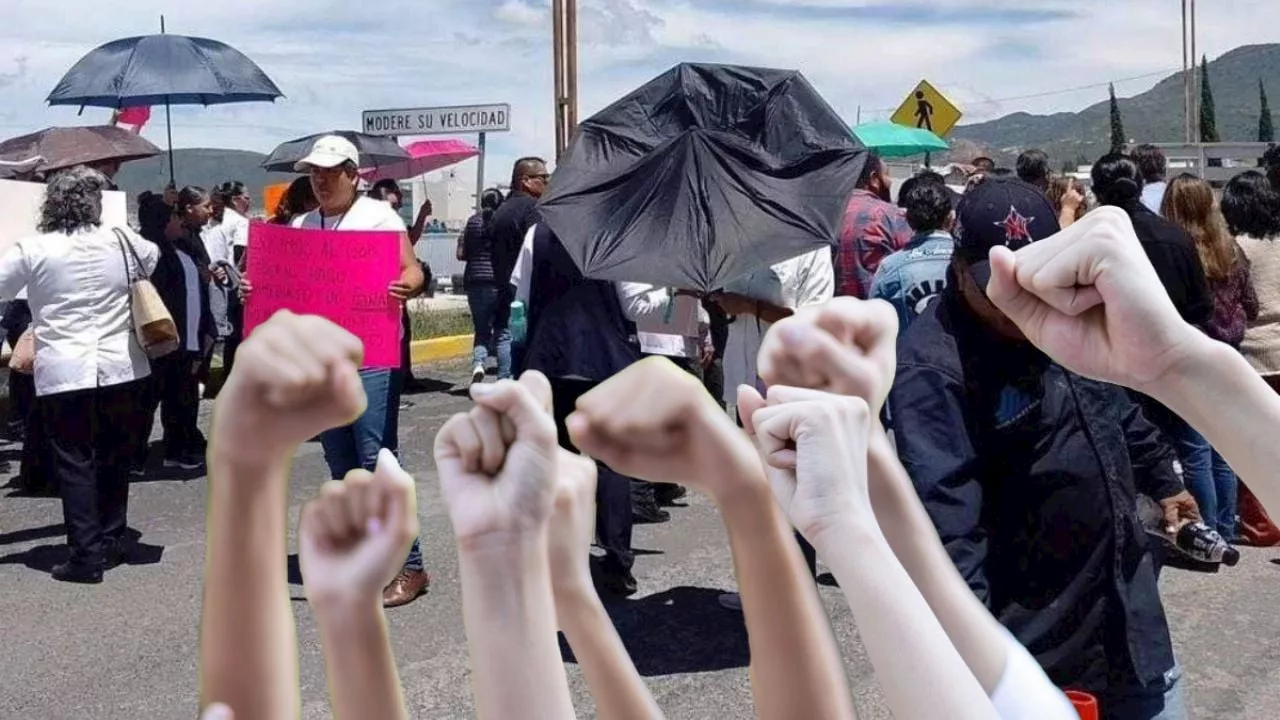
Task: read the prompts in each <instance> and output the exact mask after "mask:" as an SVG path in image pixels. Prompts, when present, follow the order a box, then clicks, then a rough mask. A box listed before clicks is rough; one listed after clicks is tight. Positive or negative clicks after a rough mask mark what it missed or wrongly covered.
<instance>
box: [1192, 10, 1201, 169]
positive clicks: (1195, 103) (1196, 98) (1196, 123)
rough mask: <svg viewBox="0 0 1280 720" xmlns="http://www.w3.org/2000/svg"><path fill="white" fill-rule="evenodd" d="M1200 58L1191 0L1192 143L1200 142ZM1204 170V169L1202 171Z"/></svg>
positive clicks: (1194, 12) (1194, 14) (1194, 11)
mask: <svg viewBox="0 0 1280 720" xmlns="http://www.w3.org/2000/svg"><path fill="white" fill-rule="evenodd" d="M1199 65H1200V56H1199V55H1198V54H1196V0H1191V142H1194V143H1198V142H1200V72H1199ZM1202 170H1203V169H1202Z"/></svg>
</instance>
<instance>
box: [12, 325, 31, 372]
mask: <svg viewBox="0 0 1280 720" xmlns="http://www.w3.org/2000/svg"><path fill="white" fill-rule="evenodd" d="M9 369H10V370H12V371H14V372H16V373H22V374H23V375H32V374H34V373H35V371H36V334H35V332H33V329H32V328H27V329H26V330H24V331H23V332H22V335H20V336H19V337H18V341H17V342H16V343H14V345H13V352H12V353H11V354H10V355H9Z"/></svg>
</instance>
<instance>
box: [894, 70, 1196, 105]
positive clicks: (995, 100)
mask: <svg viewBox="0 0 1280 720" xmlns="http://www.w3.org/2000/svg"><path fill="white" fill-rule="evenodd" d="M1180 72H1182V70H1181V69H1180V68H1173V69H1170V70H1157V71H1156V72H1149V73H1143V74H1142V75H1133V76H1131V77H1124V78H1116V79H1115V80H1104V81H1103V82H1097V83H1090V84H1088V85H1077V86H1076V87H1069V88H1063V89H1061V90H1049V91H1046V92H1038V93H1030V94H1028V95H1011V96H1009V97H1003V98H989V99H986V100H977V101H974V102H972V103H967V104H970V105H997V104H999V103H1006V102H1013V101H1015V100H1034V99H1036V98H1043V97H1053V96H1055V95H1065V94H1067V93H1074V92H1080V91H1081V90H1095V89H1097V88H1103V87H1107V86H1108V85H1112V84H1116V83H1125V82H1133V81H1134V80H1146V79H1148V78H1153V77H1162V76H1165V75H1169V74H1171V73H1180ZM897 110H898V108H896V107H892V108H886V109H881V110H871V111H870V112H873V113H892V112H896V111H897Z"/></svg>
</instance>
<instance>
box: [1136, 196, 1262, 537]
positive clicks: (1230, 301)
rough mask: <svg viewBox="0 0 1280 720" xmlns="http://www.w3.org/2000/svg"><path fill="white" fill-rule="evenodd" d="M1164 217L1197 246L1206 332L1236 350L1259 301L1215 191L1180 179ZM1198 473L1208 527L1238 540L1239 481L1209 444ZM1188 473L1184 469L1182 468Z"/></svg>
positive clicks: (1197, 491)
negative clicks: (1208, 308) (1208, 304)
mask: <svg viewBox="0 0 1280 720" xmlns="http://www.w3.org/2000/svg"><path fill="white" fill-rule="evenodd" d="M1160 214H1161V215H1162V216H1164V218H1165V219H1167V220H1168V221H1169V222H1172V223H1174V224H1175V225H1178V226H1179V227H1181V228H1182V229H1183V230H1186V231H1187V233H1188V234H1189V235H1190V236H1191V238H1192V240H1194V241H1195V245H1196V251H1197V252H1198V253H1199V255H1200V261H1201V264H1203V265H1204V273H1205V277H1206V278H1208V280H1209V289H1210V291H1211V292H1212V293H1213V317H1212V318H1211V319H1210V320H1209V322H1208V324H1206V325H1205V328H1204V329H1205V332H1206V333H1207V334H1208V335H1209V337H1212V338H1213V339H1215V340H1217V341H1219V342H1222V343H1226V344H1227V345H1230V346H1231V347H1233V348H1236V349H1237V350H1238V349H1239V348H1240V343H1241V342H1242V341H1243V340H1244V333H1245V326H1246V325H1247V323H1248V322H1249V321H1251V320H1254V319H1256V318H1257V317H1258V296H1257V294H1256V293H1255V292H1254V289H1253V283H1252V282H1251V280H1250V278H1249V261H1248V259H1247V258H1246V257H1245V255H1244V250H1242V249H1241V248H1240V246H1239V244H1237V243H1236V241H1235V238H1233V237H1232V236H1231V233H1230V232H1229V231H1228V229H1227V222H1226V220H1225V219H1224V218H1223V216H1222V212H1221V211H1220V210H1219V209H1218V204H1217V200H1216V199H1215V198H1214V195H1213V186H1211V185H1210V184H1209V183H1208V182H1206V181H1204V180H1201V179H1200V178H1197V177H1195V176H1194V175H1187V174H1183V175H1179V176H1178V177H1176V178H1174V179H1173V180H1172V181H1170V182H1169V183H1168V184H1167V185H1166V187H1165V190H1164V195H1163V200H1162V204H1161V206H1160ZM1202 447H1203V449H1202V451H1201V455H1200V457H1199V459H1198V460H1197V461H1196V462H1195V463H1186V465H1188V466H1191V465H1194V467H1196V468H1204V467H1208V468H1209V473H1208V476H1209V477H1210V478H1211V480H1212V482H1210V483H1209V484H1208V485H1200V484H1198V481H1202V480H1204V477H1205V473H1203V472H1199V471H1197V472H1190V473H1187V480H1188V487H1187V489H1188V490H1190V491H1191V494H1192V495H1194V496H1195V498H1196V502H1197V503H1198V504H1199V505H1200V513H1201V514H1202V515H1203V516H1204V521H1205V524H1207V525H1208V526H1209V527H1212V528H1214V529H1215V530H1217V531H1218V532H1219V533H1221V535H1222V536H1223V537H1225V538H1229V539H1230V538H1234V537H1235V535H1236V504H1237V497H1238V495H1237V480H1236V474H1235V472H1234V471H1232V469H1231V466H1230V465H1228V464H1227V461H1226V460H1225V459H1223V457H1222V455H1221V454H1219V453H1218V451H1217V450H1215V449H1214V448H1213V447H1211V446H1210V445H1209V444H1208V442H1205V443H1203V446H1202ZM1184 469H1185V468H1184Z"/></svg>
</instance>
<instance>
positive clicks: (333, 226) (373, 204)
mask: <svg viewBox="0 0 1280 720" xmlns="http://www.w3.org/2000/svg"><path fill="white" fill-rule="evenodd" d="M291 224H292V225H293V227H296V228H305V229H307V230H390V231H395V232H401V233H403V232H408V229H407V228H406V227H405V225H404V219H403V218H401V217H400V213H398V212H396V211H395V209H394V208H392V207H391V203H389V202H385V201H383V200H374V199H373V198H371V197H368V196H366V195H361V196H359V197H357V198H356V201H355V204H353V205H352V206H351V207H350V208H347V212H346V213H344V214H342V215H334V216H331V217H325V216H323V215H321V214H320V211H319V210H312V211H311V212H309V213H307V214H306V215H302V216H301V217H296V218H294V219H293V222H292V223H291Z"/></svg>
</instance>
